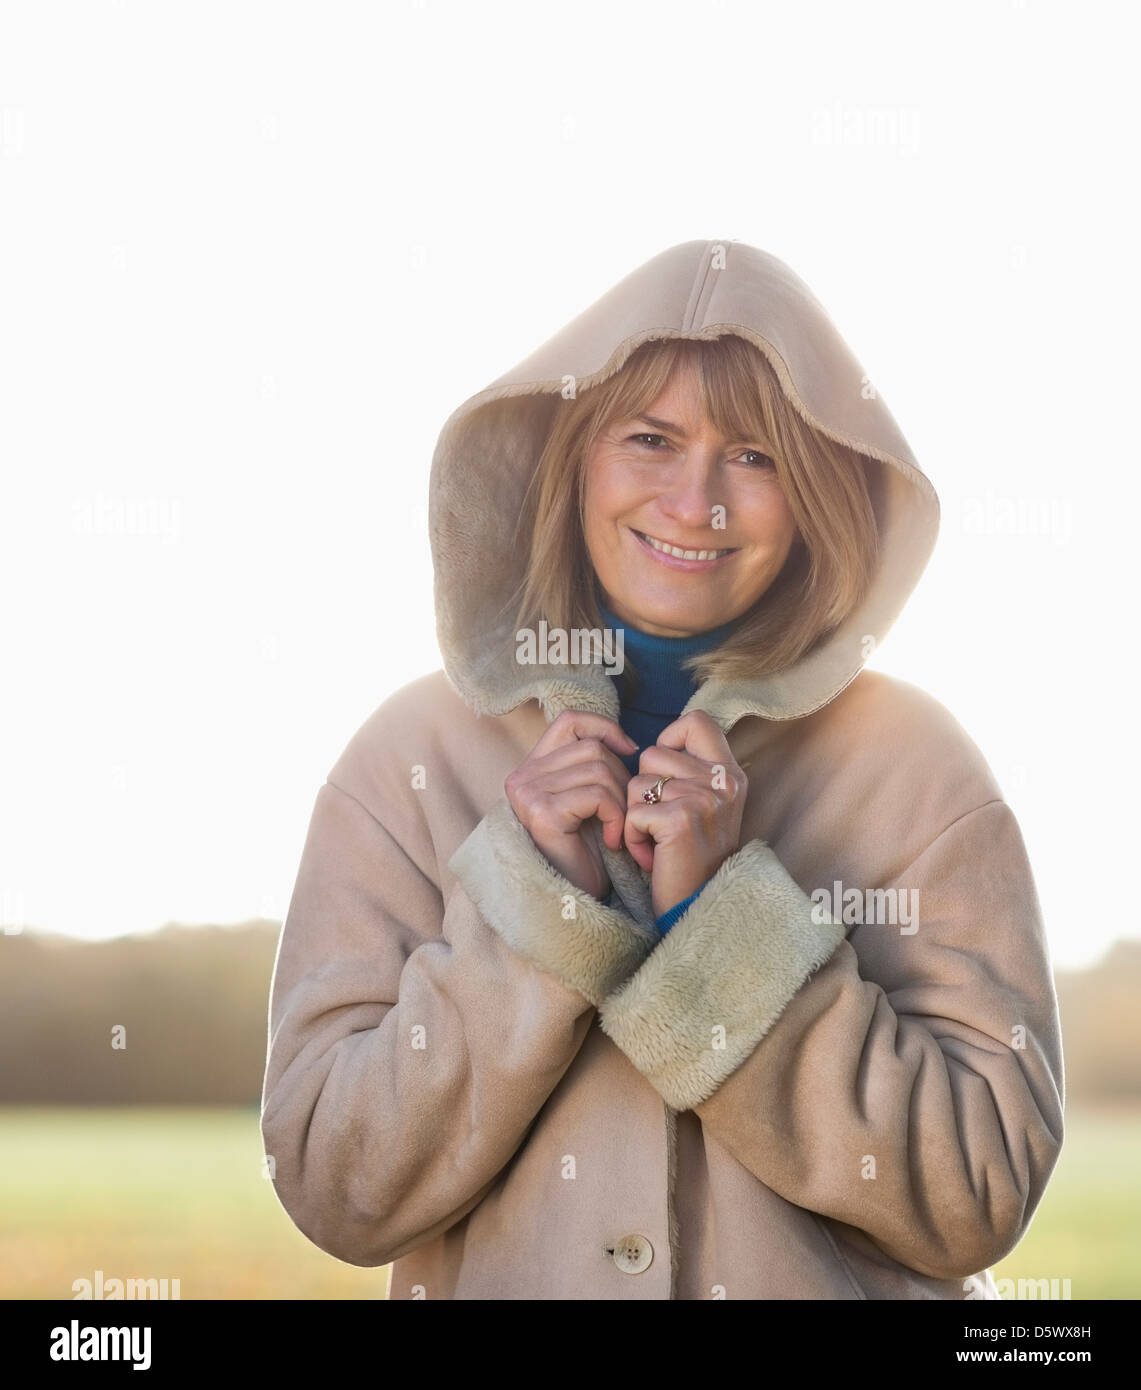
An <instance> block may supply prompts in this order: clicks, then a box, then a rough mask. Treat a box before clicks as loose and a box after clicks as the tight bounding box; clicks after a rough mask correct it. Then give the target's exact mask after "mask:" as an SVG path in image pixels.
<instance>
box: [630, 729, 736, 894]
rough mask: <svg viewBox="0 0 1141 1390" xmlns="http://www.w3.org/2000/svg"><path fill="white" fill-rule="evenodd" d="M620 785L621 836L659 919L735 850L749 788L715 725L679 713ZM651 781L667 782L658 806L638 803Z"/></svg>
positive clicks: (640, 801)
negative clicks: (623, 803)
mask: <svg viewBox="0 0 1141 1390" xmlns="http://www.w3.org/2000/svg"><path fill="white" fill-rule="evenodd" d="M638 769H639V771H638V775H637V776H636V777H631V778H630V781H629V784H628V786H627V789H626V792H627V810H626V825H625V830H624V837H625V841H626V847H627V849H629V851H630V853H631V854H632V855H633V857H634V859H635V861H636V862H637V863H638V864H639V865H640V866H641V867H642V868H643V869H644V870H645V871H646V872H647V873H649V874H651V887H650V896H651V900H652V903H653V908H654V913H655V915H656V916H658V917H660V916H661V915H662V913H664V912H668V911H669V909H670V908H671V907H675V906H676V905H677V904H678V903H680V902H684V900H685V899H686V898H688V897H689V896H690V895H691V894H693V893H696V892H697V890H698V889H699V888H700V887H702V885H703V884H705V883H706V882H708V880H709V879H710V878H712V876H713V875H714V874H715V873H716V872H717V870H718V869H719V868H720V867H721V865H722V864H723V863H724V861H725V860H726V859H727V858H728V857H729V855H731V854H733V853H735V852H736V851H737V849H739V848H740V838H741V820H742V817H743V816H744V813H745V798H746V796H747V795H748V792H749V783H748V779H747V778H746V776H745V774H744V772H743V771H742V770H741V768H740V767H739V766H738V764H737V761H736V759H735V758H734V757H733V754H732V752H731V751H730V749H729V744H728V742H727V741H726V739H725V735H724V734H723V733H722V732H721V729H720V727H719V726H718V725H717V723H716V722H715V721H714V720H713V719H712V718H710V716H709V715H708V714H706V713H705V712H704V711H703V710H694V711H693V712H692V713H690V714H685V715H682V717H681V718H680V719H675V720H674V722H673V723H672V724H670V725H669V726H668V727H667V728H665V729H663V730H662V732H661V734H660V735H659V736H658V741H657V743H655V744H653V745H652V746H651V747H649V748H646V749H644V750H643V752H642V755H641V757H640V758H639V760H638ZM659 777H669V779H670V780H669V781H668V782H666V784H665V785H664V786H663V787H662V791H661V800H660V801H659V802H657V803H656V804H649V803H647V802H644V801H643V800H642V793H643V792H645V791H648V790H649V789H650V788H651V787H652V786H653V785H654V784H655V783H656V782H657V780H658V778H659Z"/></svg>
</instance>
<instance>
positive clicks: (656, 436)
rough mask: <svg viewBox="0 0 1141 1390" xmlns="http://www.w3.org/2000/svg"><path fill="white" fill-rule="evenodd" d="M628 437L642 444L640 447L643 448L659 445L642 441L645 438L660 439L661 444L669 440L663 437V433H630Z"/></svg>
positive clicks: (655, 447)
mask: <svg viewBox="0 0 1141 1390" xmlns="http://www.w3.org/2000/svg"><path fill="white" fill-rule="evenodd" d="M630 438H631V439H634V440H637V442H638V443H639V444H642V447H643V448H645V449H657V448H658V447H659V446H658V445H657V444H645V443H643V441H644V440H647V439H660V440H661V441H662V443H663V444H668V443H669V440H668V439H667V438H666V437H665V435H664V434H632V435H631V436H630Z"/></svg>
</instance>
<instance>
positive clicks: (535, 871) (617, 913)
mask: <svg viewBox="0 0 1141 1390" xmlns="http://www.w3.org/2000/svg"><path fill="white" fill-rule="evenodd" d="M448 868H449V869H450V870H451V872H452V873H453V874H455V876H456V878H457V879H458V880H459V882H460V884H461V885H462V887H463V889H464V891H465V892H466V893H467V895H468V897H469V898H470V899H471V900H472V902H473V903H474V904H475V905H476V907H477V908H478V909H479V911H480V915H481V916H482V917H483V919H484V921H485V922H487V924H488V926H490V927H492V928H494V930H495V931H497V932H498V933H499V935H500V936H501V937H502V938H503V939H504V941H506V942H507V944H508V945H509V946H510V947H511V948H512V949H513V950H514V951H516V952H518V954H519V955H521V956H524V957H525V958H526V959H527V960H529V961H531V962H532V964H534V965H537V966H538V967H539V968H540V969H541V970H545V971H547V973H548V974H550V975H554V976H555V977H556V978H557V979H558V980H561V981H562V983H563V984H564V985H567V986H569V987H570V988H571V989H576V990H578V991H579V993H580V994H583V995H585V996H586V998H587V999H589V1000H590V1002H591V1003H592V1004H595V1005H597V1004H599V1003H601V1001H602V1000H603V999H605V998H606V996H607V995H608V994H610V993H611V992H612V991H613V990H615V989H617V988H618V986H619V985H620V984H621V983H622V982H623V980H626V979H628V978H629V977H630V975H632V974H633V973H634V971H635V970H637V968H638V966H639V965H641V963H642V962H643V960H645V958H646V957H647V956H648V955H649V953H650V951H651V950H653V948H654V947H655V946H656V945H657V943H658V933H657V931H656V930H655V929H654V928H653V925H652V924H650V925H646V924H644V923H641V922H637V921H635V920H634V918H633V917H631V916H629V915H628V914H627V913H625V912H623V911H621V910H620V909H618V908H613V907H605V906H604V905H603V904H602V903H600V902H599V901H598V899H597V898H593V897H591V896H590V894H589V893H584V892H583V891H582V890H581V889H580V888H576V887H575V886H574V885H573V884H572V883H571V882H570V880H569V879H566V878H564V877H563V875H562V874H560V873H559V872H558V871H557V870H556V869H555V868H554V867H553V865H551V864H550V863H549V862H548V860H547V859H546V858H545V857H544V856H543V855H542V854H541V853H540V851H539V850H538V849H537V848H536V846H535V842H534V841H533V840H532V839H531V837H530V835H528V833H527V831H526V830H525V829H524V828H523V826H522V825H521V824H520V822H519V819H518V817H517V816H516V815H515V812H514V811H513V810H512V809H511V807H510V805H509V804H508V802H507V800H506V799H503V800H502V801H499V802H497V803H496V805H495V806H493V807H492V809H491V810H490V811H489V812H488V813H487V815H486V816H484V818H483V819H482V820H481V821H480V823H479V824H478V825H477V826H476V828H475V829H474V830H473V831H472V832H471V834H470V835H469V836H468V837H467V839H466V840H465V841H464V842H463V844H462V845H460V847H459V849H457V850H456V852H455V853H454V854H453V855H452V857H451V859H450V860H449V861H448ZM571 912H573V916H570V915H568V914H569V913H571Z"/></svg>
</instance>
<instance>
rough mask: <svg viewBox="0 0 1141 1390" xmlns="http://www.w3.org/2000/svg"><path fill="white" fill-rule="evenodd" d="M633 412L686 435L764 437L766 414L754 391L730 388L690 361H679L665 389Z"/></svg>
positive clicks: (665, 384) (660, 426) (655, 423)
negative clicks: (703, 373)
mask: <svg viewBox="0 0 1141 1390" xmlns="http://www.w3.org/2000/svg"><path fill="white" fill-rule="evenodd" d="M650 394H651V395H653V399H647V400H646V401H645V402H644V403H643V404H642V405H641V406H639V407H638V408H637V409H636V410H635V411H634V412H633V414H634V415H635V416H636V417H641V418H646V417H647V416H648V417H651V422H652V423H653V424H654V425H655V428H665V427H672V428H673V429H674V430H675V431H676V430H680V431H681V432H682V433H684V434H686V435H710V436H717V437H721V438H725V439H729V438H732V439H745V438H750V437H752V438H761V437H762V436H764V435H765V433H766V430H765V423H764V416H763V412H762V409H761V404H760V400H759V398H758V397H757V395H756V394H755V393H749V392H742V391H740V390H737V391H730V390H728V389H726V387H725V385H724V380H723V379H721V384H720V385H719V384H718V379H717V378H714V379H712V380H710V379H708V378H707V379H706V382H705V389H704V391H703V389H702V382H701V379H700V378H699V376H698V373H697V372H696V371H695V370H694V368H693V367H692V366H691V365H690V364H689V363H688V362H683V363H681V364H679V366H678V367H677V369H676V370H675V372H674V373H673V375H672V376H671V377H670V378H669V379H668V380H667V381H666V382H665V383H664V385H663V386H662V388H661V389H660V390H659V391H658V392H657V394H653V393H650Z"/></svg>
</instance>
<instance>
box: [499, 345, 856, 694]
mask: <svg viewBox="0 0 1141 1390" xmlns="http://www.w3.org/2000/svg"><path fill="white" fill-rule="evenodd" d="M685 365H688V366H690V367H691V368H692V369H693V370H694V371H695V372H696V376H697V383H698V389H699V392H700V400H701V404H702V407H703V409H704V411H705V414H706V415H707V417H708V419H709V420H710V422H711V423H712V424H713V425H714V426H715V427H716V428H717V429H718V430H720V431H721V433H722V434H723V435H726V436H730V437H732V438H734V439H755V438H760V439H761V440H763V441H764V442H765V443H766V444H767V445H769V446H771V451H772V453H771V456H772V458H773V461H774V463H775V464H776V474H777V478H778V480H779V483H780V486H781V487H782V489H783V490H784V494H785V497H786V499H787V501H788V505H789V508H790V510H791V512H792V515H793V518H794V520H795V522H796V527H797V532H798V535H797V538H796V540H795V542H794V544H793V548H792V550H791V552H790V553H789V556H788V559H787V560H786V562H785V564H784V567H783V568H782V569H781V571H780V573H779V574H778V576H777V577H776V579H775V580H774V581H773V583H772V584H771V585H770V586H769V588H768V589H767V590H766V591H765V592H764V593H763V594H762V595H761V597H760V598H759V599H758V600H757V602H756V603H755V604H754V605H753V607H752V608H751V609H749V610H748V611H747V612H746V613H745V614H744V615H742V617H741V619H740V620H739V622H738V624H737V626H736V627H735V629H734V631H733V632H732V633H731V634H730V635H729V636H728V637H727V638H726V639H725V640H724V641H723V642H722V643H721V644H720V645H719V646H718V647H716V648H714V649H713V650H711V651H708V652H705V653H703V654H701V655H700V656H696V657H690V658H688V659H687V660H686V662H685V663H684V664H685V665H686V667H687V668H689V669H690V670H691V671H693V672H695V673H696V676H697V679H698V680H699V681H705V680H708V679H710V678H712V677H714V676H718V677H723V678H729V679H732V678H734V677H749V676H758V675H763V674H766V673H768V672H772V671H779V670H783V669H784V668H785V667H787V666H790V665H792V663H793V662H795V661H796V660H797V659H798V658H799V657H801V656H802V655H804V653H805V652H807V651H808V650H809V649H810V648H811V647H812V646H813V645H814V644H815V643H816V642H817V641H819V640H820V639H821V638H822V637H824V636H825V635H826V634H827V633H829V632H831V631H832V630H833V629H834V628H835V627H836V626H837V625H838V624H839V623H841V622H842V621H843V620H844V618H846V617H847V616H848V614H849V613H850V612H851V611H852V610H853V608H854V607H855V606H856V604H857V603H858V602H859V601H860V599H861V598H862V597H863V595H864V593H865V592H866V590H867V586H868V584H869V582H870V579H871V575H872V572H873V569H874V565H875V557H876V550H877V543H878V536H877V530H876V521H875V513H874V511H873V508H872V502H871V496H870V492H869V483H868V476H867V471H866V470H867V465H868V463H869V462H870V460H869V459H868V458H866V457H865V456H864V455H863V454H860V453H858V452H857V451H856V450H854V449H851V448H849V447H848V446H847V445H843V444H840V443H838V442H837V441H835V440H833V439H830V438H828V437H827V436H826V435H824V434H822V433H821V432H820V431H818V430H816V429H814V428H812V426H811V425H809V423H808V422H807V421H806V420H805V419H804V417H803V416H802V415H801V414H800V413H799V411H798V410H797V409H796V408H795V407H794V406H793V405H792V403H791V402H790V401H789V400H788V398H787V397H786V396H785V394H784V392H783V390H782V389H781V387H780V383H779V382H778V380H777V378H776V374H775V373H774V371H773V369H772V367H771V366H770V364H769V362H768V359H767V358H766V357H765V356H764V354H763V353H762V352H761V351H760V349H759V348H757V347H755V346H754V345H753V344H752V343H750V342H748V341H747V340H746V339H745V338H742V337H740V336H738V335H737V334H726V335H725V336H723V337H720V338H704V339H694V338H667V339H657V340H653V341H650V342H647V343H643V344H642V345H641V346H640V347H639V348H637V349H636V350H635V351H634V352H633V353H632V354H631V355H630V357H629V358H628V359H627V361H626V362H625V363H624V365H623V366H622V367H621V368H620V369H619V370H618V371H617V372H615V373H613V374H612V375H611V376H609V377H607V378H606V379H605V380H604V381H601V382H599V383H597V384H595V385H593V386H589V387H587V388H584V389H582V390H581V391H580V392H579V394H578V395H577V396H576V397H575V398H573V399H566V400H564V399H562V398H560V399H559V400H558V402H557V405H556V413H555V416H554V419H553V422H552V425H551V429H550V432H549V434H548V436H547V440H546V444H545V446H544V448H543V452H542V454H541V455H540V458H539V461H538V464H537V466H536V469H535V472H534V475H533V477H532V479H531V483H530V485H529V486H528V488H527V493H526V496H525V497H524V501H523V508H522V511H521V513H520V518H519V527H520V530H522V531H523V533H524V534H527V533H528V532H529V534H530V549H529V556H528V562H527V566H526V569H525V572H524V575H523V578H522V580H521V581H520V584H519V586H518V589H517V591H516V596H515V598H514V599H513V602H514V603H515V605H516V623H517V625H518V626H520V627H524V626H534V625H537V623H538V622H539V620H540V619H541V618H545V619H546V620H547V622H548V624H549V625H550V626H551V627H559V628H564V629H567V630H570V629H571V628H580V629H581V628H599V627H601V626H603V624H602V619H601V614H600V612H599V609H598V593H597V585H596V579H595V575H594V570H593V567H592V565H591V563H590V557H589V554H588V552H587V548H586V542H585V539H584V530H583V502H584V495H585V482H586V460H587V458H588V457H589V454H590V450H591V447H592V445H593V444H594V441H595V439H596V438H597V436H598V435H599V434H600V433H601V432H602V431H603V430H604V429H606V428H607V427H608V426H609V425H610V424H612V423H613V422H614V421H616V420H624V419H630V418H632V417H634V416H636V415H638V414H639V413H640V412H641V411H643V410H645V409H646V408H648V406H649V405H650V403H651V402H652V401H654V400H655V399H656V398H657V397H658V396H659V395H660V394H661V392H662V391H663V390H664V389H665V387H666V385H667V384H668V382H669V381H670V379H671V378H672V376H673V374H674V372H675V371H677V370H678V369H679V368H681V367H683V366H685ZM627 666H628V667H630V668H631V669H632V664H631V663H630V662H629V661H627Z"/></svg>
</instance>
